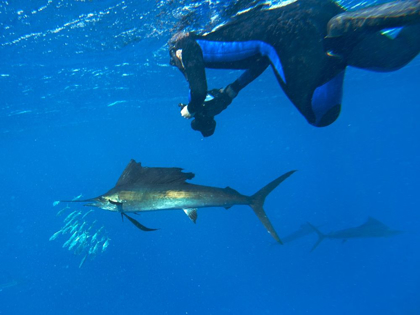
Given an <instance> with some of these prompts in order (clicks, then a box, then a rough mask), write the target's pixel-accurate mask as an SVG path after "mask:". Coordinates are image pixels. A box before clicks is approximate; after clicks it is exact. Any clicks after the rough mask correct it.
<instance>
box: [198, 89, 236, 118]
mask: <svg viewBox="0 0 420 315" xmlns="http://www.w3.org/2000/svg"><path fill="white" fill-rule="evenodd" d="M206 99H208V100H207V101H204V103H203V109H202V113H203V114H204V115H205V116H209V117H210V116H213V117H214V116H216V115H219V114H220V113H221V112H222V111H223V110H225V109H226V108H227V107H228V106H229V104H230V103H232V98H231V97H230V96H229V95H228V94H227V93H226V92H225V90H222V89H213V90H210V91H208V92H207V98H206Z"/></svg>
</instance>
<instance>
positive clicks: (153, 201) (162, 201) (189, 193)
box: [69, 160, 295, 244]
mask: <svg viewBox="0 0 420 315" xmlns="http://www.w3.org/2000/svg"><path fill="white" fill-rule="evenodd" d="M294 172H295V171H290V172H287V173H285V174H283V175H282V176H280V177H278V178H276V179H275V180H273V181H272V182H270V183H269V184H267V185H266V186H264V187H263V188H262V189H260V190H259V191H258V192H257V193H255V194H254V195H252V196H245V195H242V194H240V193H239V192H237V191H236V190H234V189H232V188H230V187H226V188H218V187H210V186H201V185H195V184H191V183H187V182H186V181H187V180H190V179H192V178H194V176H195V175H194V174H193V173H185V172H183V170H182V169H181V168H176V167H168V168H166V167H143V166H142V165H141V163H137V162H136V161H134V160H131V161H130V163H128V165H127V167H126V168H125V170H124V172H123V173H122V174H121V176H120V178H119V179H118V181H117V184H116V185H115V187H114V188H112V189H111V190H110V191H108V192H107V193H105V194H103V195H101V196H99V197H96V198H91V199H87V200H84V202H89V204H87V206H94V207H98V208H101V209H104V210H108V211H114V212H119V213H121V214H122V216H125V217H126V218H127V219H128V220H129V221H130V222H131V223H133V224H134V225H135V226H136V227H137V228H139V229H140V230H142V231H154V230H155V229H150V228H147V227H145V226H144V225H142V224H140V223H139V222H138V221H137V220H135V219H133V218H131V217H129V216H128V215H127V213H137V212H145V211H157V210H183V211H184V212H185V213H186V214H187V216H188V217H189V218H190V219H191V221H193V222H194V223H195V222H196V220H197V209H198V208H206V207H224V208H226V209H228V208H230V207H232V206H234V205H248V206H250V207H251V208H252V210H253V211H254V213H255V214H256V215H257V217H258V218H259V219H260V221H261V222H262V224H263V225H264V227H265V228H266V230H267V232H268V233H269V234H270V235H271V236H272V237H273V238H274V239H275V240H276V241H277V242H279V243H281V244H282V242H281V240H280V238H279V236H278V235H277V233H276V231H275V229H274V227H273V225H272V224H271V222H270V220H269V219H268V217H267V215H266V213H265V211H264V208H263V206H264V201H265V199H266V197H267V196H268V195H269V194H270V193H271V192H272V191H273V190H274V189H275V188H276V187H277V186H278V185H280V183H282V182H283V181H284V180H285V179H286V178H288V177H289V176H290V175H292V174H293V173H294ZM75 201H76V202H82V201H81V200H75ZM69 202H71V201H69Z"/></svg>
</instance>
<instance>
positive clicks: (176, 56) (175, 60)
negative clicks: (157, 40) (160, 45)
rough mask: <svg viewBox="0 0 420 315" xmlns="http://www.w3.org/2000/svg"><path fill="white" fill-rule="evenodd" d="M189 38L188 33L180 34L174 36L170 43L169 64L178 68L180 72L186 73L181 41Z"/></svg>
mask: <svg viewBox="0 0 420 315" xmlns="http://www.w3.org/2000/svg"><path fill="white" fill-rule="evenodd" d="M188 36H189V33H187V32H178V33H176V34H174V35H173V36H172V37H171V39H170V40H169V42H168V46H169V57H170V61H169V64H170V65H171V66H176V67H177V68H178V69H179V70H181V71H182V72H184V64H183V63H182V49H181V48H180V45H179V43H180V41H181V40H182V39H184V38H186V37H188Z"/></svg>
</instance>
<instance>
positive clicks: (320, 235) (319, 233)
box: [307, 222, 325, 252]
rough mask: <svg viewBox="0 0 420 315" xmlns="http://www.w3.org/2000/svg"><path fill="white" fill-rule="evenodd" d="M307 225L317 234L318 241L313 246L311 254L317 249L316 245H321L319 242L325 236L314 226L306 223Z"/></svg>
mask: <svg viewBox="0 0 420 315" xmlns="http://www.w3.org/2000/svg"><path fill="white" fill-rule="evenodd" d="M307 223H308V225H309V226H310V227H311V228H312V229H313V230H314V231H315V232H316V234H318V240H317V241H316V243H315V245H314V246H313V247H312V249H311V252H313V251H314V250H315V248H317V247H318V245H319V244H321V242H322V241H323V240H324V238H325V234H323V233H321V231H320V230H318V229H317V228H316V227H315V226H313V225H312V224H310V223H309V222H307Z"/></svg>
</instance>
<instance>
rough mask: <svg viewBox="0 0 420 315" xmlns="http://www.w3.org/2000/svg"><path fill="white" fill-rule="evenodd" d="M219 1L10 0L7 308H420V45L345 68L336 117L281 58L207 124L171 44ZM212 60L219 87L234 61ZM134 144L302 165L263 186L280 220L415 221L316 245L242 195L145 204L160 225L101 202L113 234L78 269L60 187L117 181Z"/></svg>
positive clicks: (222, 160) (244, 172)
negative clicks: (174, 207) (276, 69)
mask: <svg viewBox="0 0 420 315" xmlns="http://www.w3.org/2000/svg"><path fill="white" fill-rule="evenodd" d="M251 2H252V1H249V3H251ZM350 2H351V5H352V6H354V2H355V1H349V3H350ZM223 5H225V7H223ZM220 6H222V7H223V8H224V9H226V10H227V9H228V7H226V4H223V3H222V1H203V2H201V3H198V2H195V1H189V2H188V1H146V0H145V1H141V2H137V1H132V0H127V1H121V0H116V1H114V0H108V1H105V0H104V1H81V0H80V1H69V0H61V1H60V0H42V1H41V0H37V1H17V2H13V1H2V2H1V3H0V17H1V20H0V26H1V30H2V31H1V33H0V54H1V56H2V58H1V60H0V64H1V68H0V86H1V96H2V101H1V104H0V121H1V125H0V143H1V145H0V147H1V151H2V153H1V155H0V163H1V167H0V178H1V182H0V188H1V191H2V198H1V199H0V208H1V211H0V241H1V244H2V246H0V257H1V260H0V267H1V269H0V290H1V291H0V314H58V313H59V314H355V313H358V314H420V303H419V301H420V272H419V268H418V266H419V265H420V254H419V251H418V244H419V242H420V235H419V232H418V226H419V224H420V213H419V211H418V205H419V203H420V196H419V193H418V190H419V184H418V175H419V173H420V166H419V165H418V160H419V156H420V144H419V141H418V139H417V136H418V135H419V134H420V126H419V124H418V119H417V116H419V114H420V107H419V96H418V87H419V83H420V80H419V78H418V74H419V69H420V59H419V58H416V59H415V60H413V61H412V62H411V63H410V64H409V65H408V66H407V67H405V68H403V69H401V70H399V71H397V72H392V73H373V72H367V71H362V70H357V69H351V68H350V69H348V71H347V73H346V79H345V87H344V100H343V109H342V113H341V116H340V117H339V119H338V120H337V121H336V122H335V123H334V124H333V125H331V126H329V127H326V128H314V127H312V126H310V125H309V124H307V122H306V121H305V120H304V118H303V117H302V116H301V115H300V114H299V113H298V112H297V110H296V109H295V108H294V107H293V105H292V104H291V103H290V101H289V100H288V99H287V98H286V96H285V95H284V93H283V92H282V91H281V89H280V87H279V86H278V83H277V81H276V79H275V77H274V75H273V74H272V71H271V70H268V71H266V72H265V73H264V74H263V75H262V76H261V77H260V78H258V80H257V81H256V82H253V83H252V84H251V85H250V86H249V87H248V88H247V89H245V90H243V91H242V92H241V94H240V95H239V96H238V97H237V99H235V102H234V103H233V104H232V105H231V106H230V107H229V108H228V110H226V111H225V112H223V114H221V115H220V116H218V117H217V128H216V132H215V134H214V135H213V136H212V137H210V138H205V139H204V138H203V137H202V136H201V135H200V134H199V133H197V132H194V131H193V130H192V129H191V128H190V125H189V121H186V120H184V119H182V117H181V116H180V114H179V109H178V106H177V104H178V103H180V102H186V100H187V93H188V92H187V90H188V88H187V84H186V82H185V80H184V79H183V77H182V75H181V74H180V73H179V71H178V70H177V69H175V68H172V67H169V66H168V56H167V55H168V53H167V50H166V46H165V44H166V41H167V40H168V38H169V36H170V31H171V28H172V27H173V25H174V23H176V21H177V20H179V19H180V18H181V17H184V16H189V17H190V19H191V20H190V22H191V23H192V22H194V23H195V22H197V23H198V24H199V22H200V19H204V20H206V19H208V20H212V18H213V20H219V21H220V20H223V18H224V17H223V15H221V13H220V12H221V11H220V10H219V9H220ZM217 12H219V15H217V14H216V13H217ZM194 14H195V15H194ZM215 14H216V15H215ZM215 17H216V19H214V18H215ZM207 73H208V77H209V86H210V87H223V86H225V85H226V84H227V83H229V82H231V81H232V80H233V79H234V78H235V77H236V76H237V73H235V72H231V71H208V72H207ZM130 159H135V160H137V161H139V162H142V164H143V165H144V166H156V167H158V166H159V167H182V168H184V169H185V170H186V171H188V172H194V173H195V174H196V176H195V178H194V179H193V180H192V181H191V182H193V183H196V184H202V185H209V186H216V187H225V186H229V187H232V188H234V189H236V190H238V191H239V192H241V193H243V194H246V195H250V194H253V193H255V192H256V191H257V190H259V189H260V188H261V187H263V186H264V185H265V184H267V183H268V182H270V181H271V180H273V179H274V178H276V177H278V176H279V175H281V174H283V173H285V172H287V171H290V170H293V169H297V170H298V172H296V173H295V174H293V175H292V176H291V177H290V178H288V179H287V180H286V181H285V182H284V183H282V184H281V185H280V186H279V187H278V188H277V189H276V190H274V191H273V192H272V193H271V194H270V195H269V197H268V198H267V200H266V203H265V210H266V212H267V215H268V217H269V218H270V220H271V222H272V223H273V225H274V226H275V227H276V229H277V231H278V233H279V234H280V237H282V236H286V235H288V234H290V233H292V232H294V231H296V230H298V229H299V227H300V225H301V224H304V223H305V222H311V223H312V224H314V225H316V226H319V228H320V229H321V230H322V231H324V232H329V231H335V230H340V229H345V228H348V227H354V226H358V225H360V224H363V223H364V222H365V221H366V220H367V218H368V217H369V216H371V217H374V218H376V219H378V220H380V221H381V222H383V223H384V224H386V225H388V226H389V227H390V228H392V229H396V230H402V231H404V233H403V234H401V235H397V236H394V237H390V238H362V239H355V240H349V241H347V242H346V243H344V244H342V243H341V241H340V240H331V241H330V240H325V241H324V242H322V243H321V244H320V245H319V246H318V248H317V249H316V250H315V251H313V252H310V250H311V248H312V246H313V245H314V244H315V242H316V240H317V235H316V234H310V235H307V236H305V237H302V238H300V239H298V240H296V241H294V242H291V243H287V244H285V245H283V246H281V245H277V244H275V242H274V240H273V239H272V238H271V237H270V236H269V235H268V234H267V233H266V231H265V229H264V228H263V226H262V225H261V223H260V222H259V220H258V219H257V218H256V216H255V215H254V213H253V212H252V211H251V210H250V208H249V207H246V206H235V207H232V208H231V209H229V210H225V209H223V208H208V209H201V210H199V212H198V220H197V224H196V225H194V224H193V223H191V222H190V220H189V219H188V217H187V216H186V215H185V214H184V213H183V212H182V211H161V212H151V213H146V214H142V215H141V216H138V217H137V216H136V219H138V220H139V221H140V222H141V223H142V224H144V225H146V226H148V227H152V228H160V229H159V230H158V231H156V232H149V233H145V232H142V231H139V230H138V229H136V228H135V227H134V226H133V225H132V224H130V222H128V221H127V220H125V221H124V222H121V218H120V216H119V215H118V214H116V213H111V212H106V211H102V210H95V212H93V213H91V214H89V217H86V218H90V219H91V220H93V219H95V220H97V221H98V222H99V223H98V225H97V226H98V227H100V226H104V227H105V229H106V233H107V234H106V235H107V237H109V239H110V245H109V247H108V248H107V249H106V251H104V252H103V253H101V254H100V255H97V257H96V258H95V259H93V260H91V259H87V260H86V262H85V263H84V265H83V266H82V268H79V264H80V262H81V259H82V257H83V256H82V255H74V254H73V252H72V251H69V250H68V249H67V248H62V245H63V243H64V242H65V241H66V240H67V239H68V237H69V236H68V235H67V236H65V235H63V236H60V237H58V238H57V239H56V240H53V241H49V238H50V237H51V235H52V234H53V233H54V232H56V231H58V230H59V229H60V228H61V227H62V226H63V219H64V217H66V215H67V214H68V213H69V212H66V215H62V216H57V215H56V213H57V212H58V211H59V210H60V209H62V208H63V207H65V206H66V204H63V203H61V204H59V205H57V206H53V202H54V201H56V200H60V199H72V198H74V197H76V196H79V195H80V194H82V195H83V196H82V198H90V197H95V196H98V195H100V194H103V193H105V192H106V191H108V190H109V189H110V188H112V187H113V186H114V185H115V183H116V181H117V180H118V177H119V176H120V174H121V172H122V171H123V169H124V168H125V166H126V165H127V164H128V162H129V161H130ZM69 206H70V207H71V209H72V210H71V211H74V210H80V211H84V212H86V211H87V210H88V209H86V208H85V207H83V206H82V205H78V204H71V205H69Z"/></svg>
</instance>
